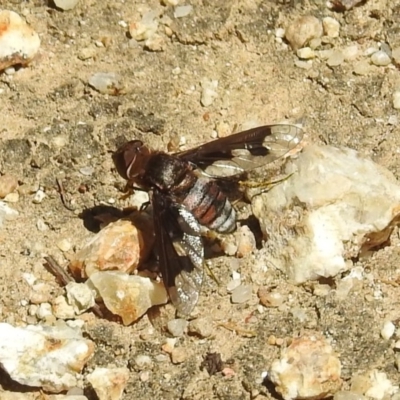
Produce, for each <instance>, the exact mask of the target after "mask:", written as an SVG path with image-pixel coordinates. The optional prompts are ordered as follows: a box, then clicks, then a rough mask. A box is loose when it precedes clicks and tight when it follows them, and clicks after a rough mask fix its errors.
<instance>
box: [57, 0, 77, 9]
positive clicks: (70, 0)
mask: <svg viewBox="0 0 400 400" xmlns="http://www.w3.org/2000/svg"><path fill="white" fill-rule="evenodd" d="M78 3H79V0H54V4H55V5H56V7H58V8H60V9H61V10H64V11H69V10H72V9H73V8H74V7H75V6H76V5H77V4H78Z"/></svg>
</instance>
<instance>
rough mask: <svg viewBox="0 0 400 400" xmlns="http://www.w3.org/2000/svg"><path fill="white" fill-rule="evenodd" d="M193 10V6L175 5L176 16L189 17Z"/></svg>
mask: <svg viewBox="0 0 400 400" xmlns="http://www.w3.org/2000/svg"><path fill="white" fill-rule="evenodd" d="M192 11H193V6H178V7H175V10H174V17H175V18H183V17H187V16H188V15H189V14H190V13H191V12H192Z"/></svg>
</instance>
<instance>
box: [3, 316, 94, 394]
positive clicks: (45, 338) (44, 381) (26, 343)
mask: <svg viewBox="0 0 400 400" xmlns="http://www.w3.org/2000/svg"><path fill="white" fill-rule="evenodd" d="M94 348H95V347H94V343H93V342H92V341H90V340H88V339H84V338H83V337H82V333H81V331H80V330H78V329H72V328H69V327H68V326H66V325H62V324H59V325H57V326H54V327H52V326H44V325H36V326H33V325H28V326H26V327H23V328H22V327H18V328H16V327H13V326H12V325H9V324H6V323H1V324H0V364H1V367H2V369H3V370H5V371H6V372H7V373H8V374H9V375H10V377H11V379H12V380H14V381H16V382H18V383H20V384H22V385H28V386H33V387H40V388H42V389H43V390H44V391H46V392H51V393H54V392H55V393H59V392H62V391H66V390H69V389H71V388H73V387H76V386H77V385H78V374H79V373H80V372H81V371H82V369H83V367H84V366H85V364H86V362H87V361H88V360H89V358H91V357H92V355H93V353H94Z"/></svg>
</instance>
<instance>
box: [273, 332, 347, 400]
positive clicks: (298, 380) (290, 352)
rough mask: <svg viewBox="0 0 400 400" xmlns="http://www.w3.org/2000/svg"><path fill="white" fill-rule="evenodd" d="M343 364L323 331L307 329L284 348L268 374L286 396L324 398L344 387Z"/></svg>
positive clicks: (292, 397) (285, 397) (281, 393)
mask: <svg viewBox="0 0 400 400" xmlns="http://www.w3.org/2000/svg"><path fill="white" fill-rule="evenodd" d="M340 372H341V365H340V360H339V358H338V356H337V355H336V354H335V353H334V351H333V349H332V347H331V345H330V344H329V343H328V342H327V340H326V339H325V338H324V337H323V336H322V335H320V334H318V333H315V334H312V333H311V332H310V333H307V334H304V335H303V336H301V337H299V338H296V339H294V340H293V341H292V343H291V344H290V346H289V347H287V348H282V351H281V356H280V359H279V360H275V361H273V363H272V365H271V368H270V370H269V372H268V376H269V378H270V380H271V382H272V383H274V384H275V385H276V386H275V389H276V391H277V392H278V393H279V394H280V395H281V396H282V397H283V398H284V399H286V400H292V399H322V398H327V397H329V395H331V396H332V395H333V394H335V393H336V392H337V391H338V390H339V389H340V387H341V385H342V381H341V379H340Z"/></svg>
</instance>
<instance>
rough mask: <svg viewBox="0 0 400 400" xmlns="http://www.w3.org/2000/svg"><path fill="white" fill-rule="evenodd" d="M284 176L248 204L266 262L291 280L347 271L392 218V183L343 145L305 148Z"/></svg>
mask: <svg viewBox="0 0 400 400" xmlns="http://www.w3.org/2000/svg"><path fill="white" fill-rule="evenodd" d="M286 173H287V174H292V175H291V176H290V177H289V178H288V179H287V180H285V181H283V182H281V183H280V184H278V185H276V186H274V187H273V188H272V189H271V190H270V191H269V192H267V193H263V194H262V195H260V196H256V197H255V198H254V200H253V202H252V207H253V212H254V215H255V216H256V217H257V218H258V219H259V221H260V225H261V229H262V230H263V233H264V234H265V236H266V237H268V240H267V242H266V249H267V252H268V254H269V257H270V261H271V262H272V263H273V264H274V265H276V266H277V267H278V268H279V269H281V270H282V271H284V272H285V273H286V274H287V275H288V277H289V279H291V280H292V281H293V282H295V283H302V282H305V281H308V280H313V279H318V278H319V277H331V276H334V275H336V274H338V273H339V272H342V271H345V270H347V269H348V268H349V267H350V266H351V261H350V260H351V258H352V257H355V256H358V255H360V254H361V255H365V254H366V253H367V252H368V251H369V250H371V249H373V248H374V247H377V246H379V245H380V244H382V243H384V242H385V241H386V240H387V239H388V237H389V235H390V233H391V231H392V229H393V225H394V224H395V223H396V219H398V218H399V217H400V185H399V184H398V183H397V181H396V179H395V178H394V176H393V175H392V174H391V173H390V172H389V171H388V170H386V169H384V168H383V167H381V166H379V165H377V164H375V163H374V162H372V161H370V160H367V159H363V158H361V157H360V156H359V154H358V153H357V152H356V151H354V150H351V149H347V148H340V149H339V148H335V147H331V146H324V147H319V146H316V145H311V146H308V147H306V148H305V149H304V151H303V153H302V154H300V155H299V156H298V158H297V159H296V160H291V161H290V162H289V163H288V164H287V166H286Z"/></svg>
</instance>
